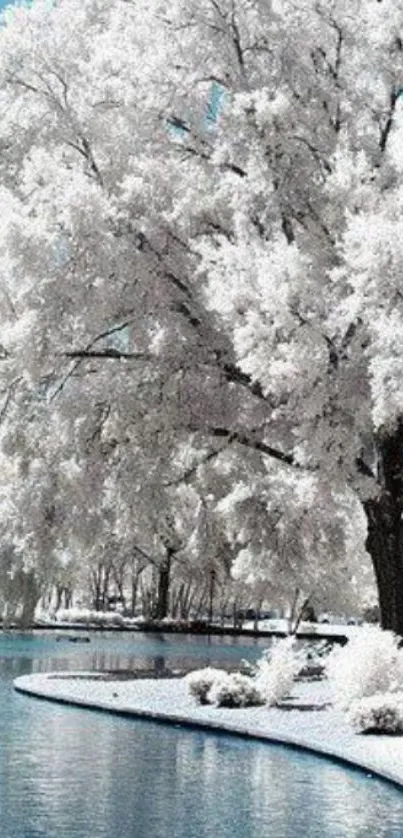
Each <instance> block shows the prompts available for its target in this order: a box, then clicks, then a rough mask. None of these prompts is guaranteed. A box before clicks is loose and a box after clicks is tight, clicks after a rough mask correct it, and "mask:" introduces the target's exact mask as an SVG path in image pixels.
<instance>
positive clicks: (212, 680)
mask: <svg viewBox="0 0 403 838" xmlns="http://www.w3.org/2000/svg"><path fill="white" fill-rule="evenodd" d="M227 675H228V673H227V672H225V670H223V669H215V668H214V667H213V666H206V667H205V668H204V669H196V670H195V671H194V672H189V673H188V675H185V681H186V685H187V687H188V690H189V692H190V694H191V695H192V696H193V697H194V698H196V699H197V700H198V701H199V702H200V704H210V703H211V702H210V698H209V692H210V689H211V687H212V686H213V684H217V683H219V682H220V681H221V680H223V679H224V678H226V677H227Z"/></svg>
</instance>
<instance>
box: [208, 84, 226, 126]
mask: <svg viewBox="0 0 403 838" xmlns="http://www.w3.org/2000/svg"><path fill="white" fill-rule="evenodd" d="M224 99H225V87H223V85H222V84H219V83H218V82H217V81H213V83H212V85H211V89H210V99H209V101H208V103H207V111H206V116H205V119H204V121H205V124H206V125H207V128H214V125H216V123H217V121H218V117H219V116H220V111H221V108H222V105H223V102H224Z"/></svg>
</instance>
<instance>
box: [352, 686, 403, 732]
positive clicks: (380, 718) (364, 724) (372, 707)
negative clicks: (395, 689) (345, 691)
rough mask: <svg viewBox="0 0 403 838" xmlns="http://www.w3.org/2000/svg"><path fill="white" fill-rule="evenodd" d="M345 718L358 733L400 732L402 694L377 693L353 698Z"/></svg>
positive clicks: (402, 704) (402, 705)
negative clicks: (356, 698)
mask: <svg viewBox="0 0 403 838" xmlns="http://www.w3.org/2000/svg"><path fill="white" fill-rule="evenodd" d="M347 718H348V721H349V722H350V724H351V725H352V726H353V728H354V730H356V731H357V732H358V733H371V732H374V733H401V732H403V694H401V693H381V694H379V693H378V694H376V695H370V696H367V697H366V698H361V699H358V700H355V701H353V702H352V704H351V706H350V708H349V711H348V714H347Z"/></svg>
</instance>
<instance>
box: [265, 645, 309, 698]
mask: <svg viewBox="0 0 403 838" xmlns="http://www.w3.org/2000/svg"><path fill="white" fill-rule="evenodd" d="M295 643H296V641H295V638H294V637H286V638H284V639H282V640H278V641H277V642H274V643H273V646H272V647H271V649H270V650H269V651H268V652H267V653H266V654H265V655H263V657H262V658H261V659H260V660H259V661H258V662H257V671H256V686H257V688H258V689H259V690H260V692H261V693H262V695H263V696H264V699H265V701H266V703H267V704H268V705H269V706H270V705H273V704H277V703H278V702H279V701H281V699H283V698H285V697H286V695H288V693H289V692H290V690H291V688H292V685H293V683H294V679H295V677H296V676H297V675H298V672H299V671H300V670H301V669H302V666H303V662H304V660H305V652H304V650H302V649H301V650H299V651H297V649H296V646H295Z"/></svg>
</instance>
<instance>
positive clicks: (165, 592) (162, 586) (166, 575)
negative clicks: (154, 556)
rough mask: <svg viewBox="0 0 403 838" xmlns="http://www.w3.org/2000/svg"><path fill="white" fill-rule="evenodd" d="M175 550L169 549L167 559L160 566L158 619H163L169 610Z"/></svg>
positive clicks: (156, 612) (156, 616)
mask: <svg viewBox="0 0 403 838" xmlns="http://www.w3.org/2000/svg"><path fill="white" fill-rule="evenodd" d="M172 556H173V551H172V550H168V551H167V555H166V559H165V561H164V562H163V563H162V564H161V565H160V567H159V568H158V583H157V586H158V587H157V603H156V607H155V618H156V620H163V619H164V617H167V616H168V611H169V588H170V584H171V565H172Z"/></svg>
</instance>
